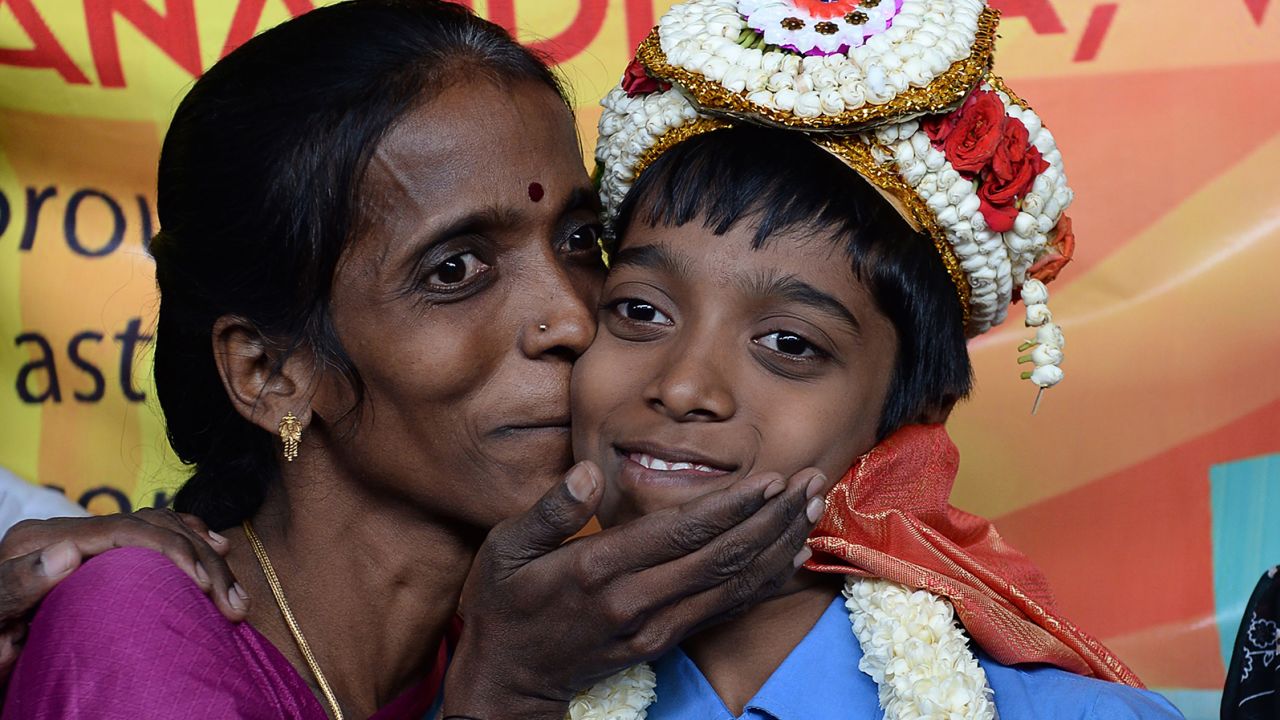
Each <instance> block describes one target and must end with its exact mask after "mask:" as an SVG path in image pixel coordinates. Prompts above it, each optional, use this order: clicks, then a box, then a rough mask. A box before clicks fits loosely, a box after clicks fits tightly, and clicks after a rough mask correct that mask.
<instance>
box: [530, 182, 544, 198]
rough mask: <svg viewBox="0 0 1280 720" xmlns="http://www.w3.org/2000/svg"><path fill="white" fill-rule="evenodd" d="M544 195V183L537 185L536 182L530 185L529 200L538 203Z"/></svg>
mask: <svg viewBox="0 0 1280 720" xmlns="http://www.w3.org/2000/svg"><path fill="white" fill-rule="evenodd" d="M542 195H543V192H542V183H536V182H531V183H529V199H530V200H532V201H534V202H538V201H539V200H541V199H542Z"/></svg>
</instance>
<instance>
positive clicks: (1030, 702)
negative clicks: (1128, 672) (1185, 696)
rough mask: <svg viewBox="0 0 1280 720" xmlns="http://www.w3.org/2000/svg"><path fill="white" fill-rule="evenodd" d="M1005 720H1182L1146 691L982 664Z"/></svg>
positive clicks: (1054, 671)
mask: <svg viewBox="0 0 1280 720" xmlns="http://www.w3.org/2000/svg"><path fill="white" fill-rule="evenodd" d="M983 668H984V669H985V670H986V671H987V681H988V682H989V683H990V685H991V689H992V690H994V691H995V696H996V707H997V708H998V709H999V710H1000V716H1001V717H1002V718H1004V719H1005V720H1017V719H1018V718H1024V717H1025V718H1037V719H1040V718H1045V719H1046V720H1068V719H1070V720H1076V719H1077V718H1078V719H1079V720H1092V719H1094V718H1098V719H1099V720H1100V719H1102V718H1114V719H1116V720H1181V719H1182V714H1181V713H1179V712H1178V710H1177V709H1176V708H1174V707H1173V705H1172V704H1171V703H1170V702H1169V701H1168V700H1166V699H1164V697H1162V696H1160V695H1159V694H1157V693H1154V692H1151V691H1150V690H1140V689H1138V688H1133V687H1129V686H1128V685H1121V684H1119V683H1113V682H1107V681H1105V680H1099V679H1097V678H1089V677H1084V676H1081V675H1077V674H1075V673H1071V672H1067V671H1065V670H1060V669H1058V668H1055V667H1049V666H1009V665H1000V664H999V663H996V662H994V661H991V660H989V659H987V660H986V661H985V662H983Z"/></svg>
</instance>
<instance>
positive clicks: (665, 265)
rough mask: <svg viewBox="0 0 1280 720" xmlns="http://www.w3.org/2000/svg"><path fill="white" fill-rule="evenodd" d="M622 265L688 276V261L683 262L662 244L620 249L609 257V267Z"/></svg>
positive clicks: (682, 276) (615, 267) (611, 268)
mask: <svg viewBox="0 0 1280 720" xmlns="http://www.w3.org/2000/svg"><path fill="white" fill-rule="evenodd" d="M622 267H633V268H642V269H644V270H656V271H658V272H664V273H666V274H668V275H674V276H676V277H681V278H684V277H688V276H689V268H688V266H687V263H682V262H680V261H679V260H677V259H676V258H675V256H674V255H672V254H671V252H670V251H669V250H667V248H666V247H665V246H663V245H662V244H656V245H638V246H633V247H627V248H623V249H621V250H619V251H618V252H617V253H616V254H614V255H613V257H611V258H610V259H609V269H610V270H616V269H618V268H622Z"/></svg>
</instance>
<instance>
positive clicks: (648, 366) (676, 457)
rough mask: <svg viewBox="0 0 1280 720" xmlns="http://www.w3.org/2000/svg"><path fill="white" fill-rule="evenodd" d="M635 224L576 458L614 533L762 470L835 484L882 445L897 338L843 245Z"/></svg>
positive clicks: (578, 372)
mask: <svg viewBox="0 0 1280 720" xmlns="http://www.w3.org/2000/svg"><path fill="white" fill-rule="evenodd" d="M753 235H754V228H753V227H752V225H751V223H750V222H741V223H738V224H736V225H735V226H734V227H732V228H730V229H729V230H728V231H727V232H725V233H724V234H722V235H715V234H714V233H713V232H712V231H711V230H710V229H707V228H705V227H703V223H702V222H701V221H700V220H698V219H695V220H694V221H693V222H689V223H686V224H684V225H681V226H676V227H666V226H658V227H649V226H648V225H647V224H646V223H636V224H635V225H633V226H632V227H631V228H630V230H629V231H628V232H627V234H626V238H625V240H624V241H623V243H622V245H621V246H620V248H619V249H618V251H617V252H616V253H615V254H614V255H613V258H612V264H611V268H612V269H611V272H610V275H609V278H608V280H607V282H606V285H605V289H604V293H603V297H602V303H601V310H600V330H599V332H598V334H597V336H596V340H595V342H594V343H593V344H592V346H591V348H590V349H589V350H588V351H587V352H586V354H584V355H583V356H582V358H580V359H579V360H578V362H577V363H576V365H575V368H574V378H573V383H572V385H571V387H572V391H573V412H574V422H573V433H574V450H575V454H576V455H577V458H578V459H579V460H593V461H595V462H596V463H598V464H599V465H600V467H601V469H602V470H603V471H604V474H605V477H606V480H607V482H606V491H605V497H604V501H603V503H602V505H601V508H600V512H599V515H600V519H601V521H602V522H603V523H604V524H606V525H608V524H614V523H618V522H622V521H625V520H627V519H630V518H633V517H637V516H640V515H644V514H647V513H650V512H653V511H655V510H660V509H662V508H666V507H670V506H673V505H677V504H680V503H682V502H685V501H687V500H690V499H692V498H695V497H697V496H700V495H703V494H705V493H707V492H711V491H713V490H716V489H719V488H722V487H726V486H728V485H729V484H731V483H732V482H733V481H734V480H736V479H738V478H740V477H743V476H745V475H748V474H751V473H753V472H760V471H766V470H768V471H777V472H781V473H783V474H784V475H785V474H789V473H791V472H795V471H798V470H800V469H801V468H804V467H808V466H815V467H818V468H820V469H821V470H822V471H823V472H824V473H826V474H827V476H828V477H832V478H835V477H839V476H840V475H842V474H843V473H844V472H845V471H846V470H847V469H848V468H849V466H850V465H851V464H852V463H853V461H854V460H855V459H856V458H857V457H858V456H859V455H861V454H863V453H864V452H866V451H867V450H869V449H870V448H871V446H872V445H873V444H874V442H875V439H876V429H877V424H878V422H879V419H880V412H881V408H882V407H883V405H884V400H885V395H886V393H887V391H888V388H889V383H890V379H891V377H892V374H893V368H894V363H895V357H896V352H897V339H896V334H895V331H894V328H893V325H892V324H891V323H890V321H889V320H888V318H886V317H885V316H884V315H883V314H882V313H881V312H880V310H879V309H878V308H877V307H876V305H875V302H874V300H873V299H872V296H871V294H870V293H869V292H868V291H867V289H866V288H865V287H864V286H863V285H862V283H861V282H860V281H859V280H858V279H857V278H856V277H855V275H854V273H853V270H852V263H851V261H850V260H849V258H848V256H847V255H846V254H845V251H844V248H843V243H844V241H843V239H839V238H832V237H830V236H831V232H830V231H823V230H814V231H804V230H802V229H795V230H792V231H789V232H787V233H785V234H782V235H779V236H776V237H773V238H770V239H769V240H768V241H767V242H766V243H765V244H764V245H763V247H760V248H759V249H754V250H753V249H752V238H753Z"/></svg>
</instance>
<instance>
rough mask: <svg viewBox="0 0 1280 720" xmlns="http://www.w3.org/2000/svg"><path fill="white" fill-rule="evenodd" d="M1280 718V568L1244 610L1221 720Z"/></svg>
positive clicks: (1260, 584)
mask: <svg viewBox="0 0 1280 720" xmlns="http://www.w3.org/2000/svg"><path fill="white" fill-rule="evenodd" d="M1277 717H1280V567H1273V568H1271V569H1270V570H1268V571H1267V572H1265V573H1263V575H1262V578H1261V579H1259V580H1258V584H1257V586H1256V587H1254V589H1253V595H1252V596H1250V598H1249V604H1248V605H1246V606H1245V609H1244V618H1243V619H1242V621H1241V622H1240V630H1239V631H1238V632H1237V633H1236V644H1235V648H1234V649H1233V650H1232V652H1231V667H1230V669H1228V670H1227V685H1226V688H1225V690H1224V691H1223V693H1222V720H1274V718H1277Z"/></svg>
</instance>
